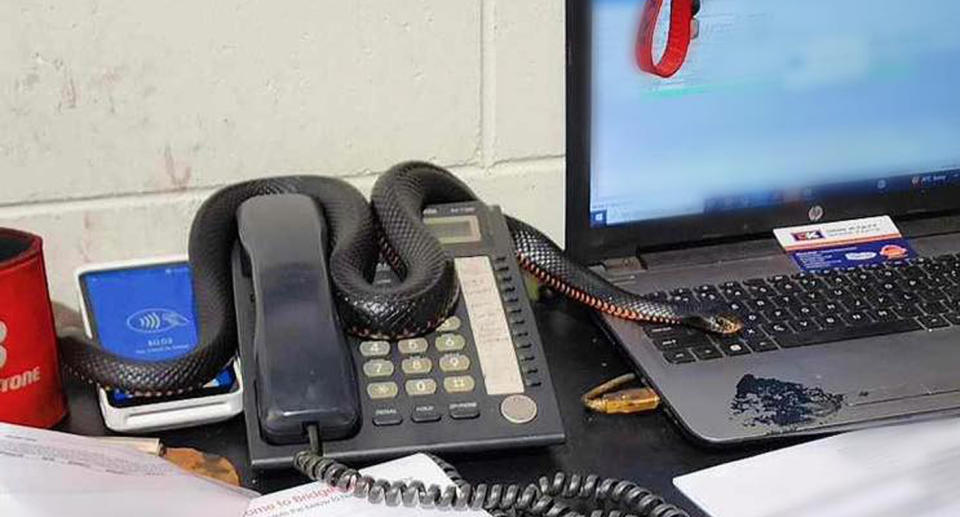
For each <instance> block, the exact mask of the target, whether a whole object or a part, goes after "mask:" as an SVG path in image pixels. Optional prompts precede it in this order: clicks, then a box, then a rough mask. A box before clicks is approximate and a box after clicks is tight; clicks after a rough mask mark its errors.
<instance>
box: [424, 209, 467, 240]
mask: <svg viewBox="0 0 960 517" xmlns="http://www.w3.org/2000/svg"><path fill="white" fill-rule="evenodd" d="M423 222H424V223H425V224H426V225H427V228H428V229H429V230H430V233H432V234H433V235H434V237H436V238H437V239H439V240H440V242H442V243H443V244H457V243H465V242H479V241H480V222H479V221H478V220H477V217H476V216H474V215H457V216H448V217H431V218H426V219H424V220H423Z"/></svg>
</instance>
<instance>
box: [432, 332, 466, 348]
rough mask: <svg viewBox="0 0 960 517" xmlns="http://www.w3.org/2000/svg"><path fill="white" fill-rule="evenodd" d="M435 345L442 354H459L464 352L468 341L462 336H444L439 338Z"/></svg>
mask: <svg viewBox="0 0 960 517" xmlns="http://www.w3.org/2000/svg"><path fill="white" fill-rule="evenodd" d="M434 344H435V345H436V347H437V350H439V351H440V352H457V351H459V350H463V348H464V347H465V346H466V345H467V340H466V339H464V338H463V336H461V335H460V334H442V335H440V336H438V337H437V340H436V342H435V343H434Z"/></svg>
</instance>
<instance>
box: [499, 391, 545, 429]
mask: <svg viewBox="0 0 960 517" xmlns="http://www.w3.org/2000/svg"><path fill="white" fill-rule="evenodd" d="M500 414H501V415H503V418H505V419H507V421H508V422H510V423H512V424H526V423H529V422H532V421H533V419H534V418H537V403H536V402H535V401H534V400H533V399H532V398H530V397H528V396H526V395H510V396H509V397H507V398H505V399H503V402H501V403H500Z"/></svg>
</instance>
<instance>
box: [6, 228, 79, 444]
mask: <svg viewBox="0 0 960 517" xmlns="http://www.w3.org/2000/svg"><path fill="white" fill-rule="evenodd" d="M65 413H66V405H65V403H64V397H63V390H62V388H61V385H60V367H59V363H58V361H57V343H56V333H55V330H54V325H53V312H52V310H51V308H50V295H49V293H48V291H47V276H46V271H45V268H44V265H43V241H42V240H41V239H40V237H37V236H35V235H30V234H29V233H24V232H18V231H15V230H7V229H4V228H0V422H9V423H13V424H21V425H28V426H33V427H52V426H53V425H54V424H56V423H57V422H59V421H60V420H61V419H62V418H63V416H64V414H65Z"/></svg>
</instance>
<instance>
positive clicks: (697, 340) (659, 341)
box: [653, 334, 710, 350]
mask: <svg viewBox="0 0 960 517" xmlns="http://www.w3.org/2000/svg"><path fill="white" fill-rule="evenodd" d="M653 344H654V346H656V347H657V348H659V349H660V350H671V349H674V348H687V347H690V346H699V345H709V344H710V340H709V339H707V336H705V335H703V334H697V335H693V336H674V337H668V338H656V339H654V340H653Z"/></svg>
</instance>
